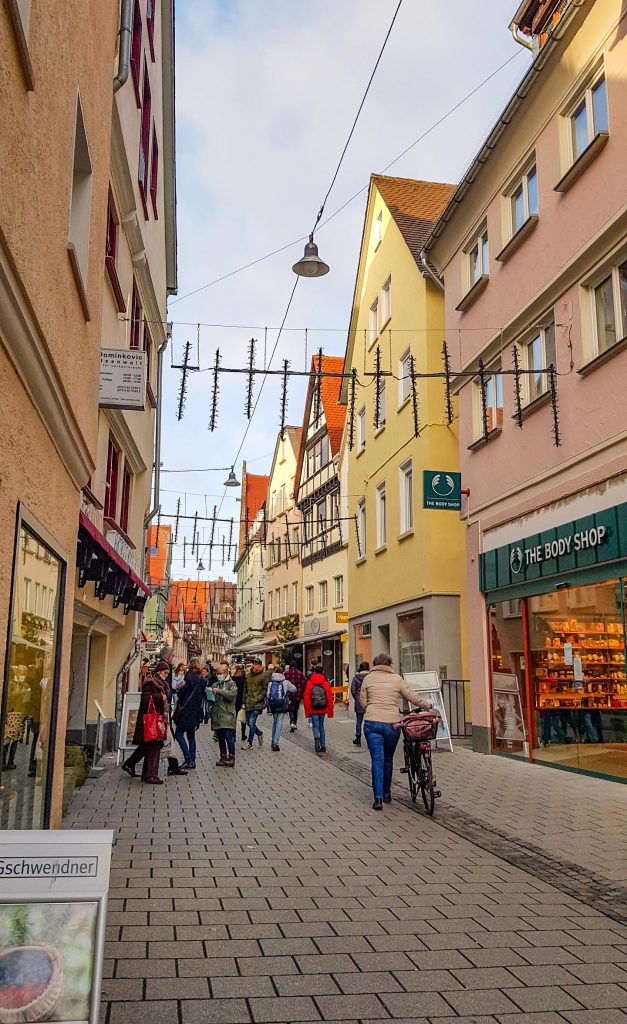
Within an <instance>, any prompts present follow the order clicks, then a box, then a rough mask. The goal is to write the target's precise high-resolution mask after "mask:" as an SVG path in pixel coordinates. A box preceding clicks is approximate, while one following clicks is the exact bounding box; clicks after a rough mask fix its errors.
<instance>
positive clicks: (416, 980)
mask: <svg viewBox="0 0 627 1024" xmlns="http://www.w3.org/2000/svg"><path fill="white" fill-rule="evenodd" d="M349 977H352V975H349ZM394 977H395V978H397V979H398V981H400V983H401V985H402V986H403V989H404V990H405V991H406V992H442V991H444V990H446V991H447V992H449V991H452V990H453V989H460V988H462V987H463V986H462V985H461V984H460V982H459V981H458V980H457V979H456V978H455V977H454V976H453V975H452V974H451V972H450V971H419V970H418V968H416V969H415V970H413V971H395V972H394ZM373 991H377V990H376V989H374V990H373ZM381 991H384V989H381ZM387 991H390V990H389V989H388V990H387Z"/></svg>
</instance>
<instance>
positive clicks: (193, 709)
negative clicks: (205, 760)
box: [173, 658, 207, 769]
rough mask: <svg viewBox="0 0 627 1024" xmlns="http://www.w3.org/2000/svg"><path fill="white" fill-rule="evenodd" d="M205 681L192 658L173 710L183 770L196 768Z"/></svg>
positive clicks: (196, 661)
mask: <svg viewBox="0 0 627 1024" xmlns="http://www.w3.org/2000/svg"><path fill="white" fill-rule="evenodd" d="M206 685H207V684H206V680H205V678H204V676H203V675H202V666H201V664H200V661H199V660H198V658H192V660H191V661H190V663H189V666H188V669H187V672H186V674H185V682H184V683H183V685H182V686H180V687H179V689H178V690H177V702H176V708H175V709H174V715H173V720H174V725H175V729H176V731H175V733H174V739H175V740H176V742H177V743H178V745H179V747H180V748H181V750H182V752H183V764H182V767H183V768H191V769H194V768H195V767H196V730H197V729H198V726H199V725H200V723H201V722H202V717H203V701H204V699H205V689H206Z"/></svg>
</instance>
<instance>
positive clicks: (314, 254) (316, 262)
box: [292, 232, 329, 277]
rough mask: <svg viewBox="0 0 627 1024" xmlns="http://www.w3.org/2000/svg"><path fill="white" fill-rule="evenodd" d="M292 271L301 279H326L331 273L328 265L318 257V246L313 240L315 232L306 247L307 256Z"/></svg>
mask: <svg viewBox="0 0 627 1024" xmlns="http://www.w3.org/2000/svg"><path fill="white" fill-rule="evenodd" d="M292 270H293V271H294V273H295V274H298V276H299V277H324V275H325V274H328V273H329V266H328V264H327V263H325V262H324V260H321V259H320V257H319V256H318V246H317V245H316V243H315V242H314V240H313V232H312V234H311V235H310V236H309V241H308V242H307V244H306V246H305V254H304V256H303V258H302V260H299V261H298V263H295V264H294V266H293V267H292Z"/></svg>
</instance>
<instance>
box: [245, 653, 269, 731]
mask: <svg viewBox="0 0 627 1024" xmlns="http://www.w3.org/2000/svg"><path fill="white" fill-rule="evenodd" d="M267 691H268V673H267V672H265V671H264V668H263V662H262V660H261V658H253V661H252V665H251V668H250V672H249V673H248V675H247V676H246V682H245V683H244V706H245V708H246V727H247V729H248V742H247V743H245V744H244V749H246V750H251V749H252V745H253V740H254V738H255V736H256V737H257V742H258V743H259V746H260V747H261V746H263V732H262V730H261V729H260V728H259V727H258V725H257V719H258V718H259V715H261V714H263V709H264V708H265V706H266V694H267Z"/></svg>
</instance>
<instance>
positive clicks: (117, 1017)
mask: <svg viewBox="0 0 627 1024" xmlns="http://www.w3.org/2000/svg"><path fill="white" fill-rule="evenodd" d="M129 1018H130V1019H132V1021H133V1024H179V1011H178V1003H177V1002H176V1000H175V999H171V1000H168V1001H167V1002H149V1003H133V1004H132V1010H131V1012H130V1013H129V1008H128V1006H127V1005H126V1004H125V1003H111V1005H110V1009H109V1024H129ZM205 1019H206V1018H205Z"/></svg>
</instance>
